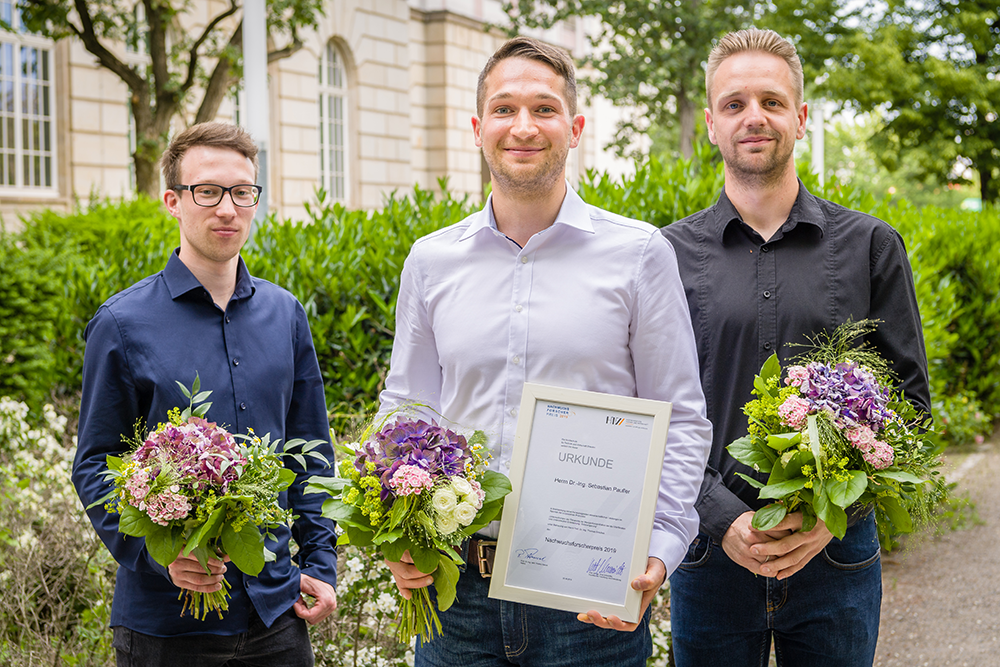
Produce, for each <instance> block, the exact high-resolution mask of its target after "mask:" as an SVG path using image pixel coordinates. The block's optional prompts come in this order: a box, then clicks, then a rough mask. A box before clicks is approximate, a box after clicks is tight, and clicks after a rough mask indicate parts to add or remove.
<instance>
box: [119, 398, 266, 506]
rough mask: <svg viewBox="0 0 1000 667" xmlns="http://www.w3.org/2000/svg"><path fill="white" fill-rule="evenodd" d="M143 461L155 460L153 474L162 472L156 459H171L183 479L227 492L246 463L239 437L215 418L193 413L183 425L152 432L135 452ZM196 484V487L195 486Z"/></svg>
mask: <svg viewBox="0 0 1000 667" xmlns="http://www.w3.org/2000/svg"><path fill="white" fill-rule="evenodd" d="M132 458H133V460H134V461H135V462H136V463H138V464H140V465H142V466H149V465H150V464H153V465H152V467H151V470H150V475H151V477H152V478H153V479H155V478H156V476H157V475H159V472H160V468H159V467H158V466H156V465H155V464H156V463H157V462H163V463H168V464H169V465H171V466H172V467H173V468H175V469H176V470H177V471H178V473H180V475H181V477H182V478H183V479H187V480H189V479H191V478H193V479H194V481H195V483H196V484H197V483H199V482H204V483H205V484H206V485H208V486H213V487H216V488H220V489H222V492H223V493H226V491H227V489H228V487H229V484H230V482H233V481H235V480H236V479H238V478H239V475H240V470H241V469H242V467H243V465H244V464H245V463H246V460H245V459H244V457H243V455H242V454H241V453H240V449H239V447H238V446H237V444H236V440H235V439H234V438H233V436H232V435H231V434H230V433H229V432H228V431H226V430H225V429H223V428H221V427H219V426H218V425H216V424H215V423H214V422H210V421H208V420H205V419H202V418H201V417H191V418H190V419H188V421H187V422H186V423H184V424H181V425H179V426H178V425H176V424H167V425H166V426H164V427H163V428H162V429H161V430H159V431H155V432H153V433H150V434H149V437H147V438H146V441H145V442H144V443H143V444H142V446H141V447H139V449H137V450H136V452H135V454H134V455H133V457H132ZM196 488H197V487H196Z"/></svg>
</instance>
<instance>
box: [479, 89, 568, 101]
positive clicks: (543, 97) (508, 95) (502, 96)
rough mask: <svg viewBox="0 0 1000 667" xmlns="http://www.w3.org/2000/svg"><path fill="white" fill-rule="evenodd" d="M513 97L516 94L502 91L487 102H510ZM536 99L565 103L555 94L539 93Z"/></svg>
mask: <svg viewBox="0 0 1000 667" xmlns="http://www.w3.org/2000/svg"><path fill="white" fill-rule="evenodd" d="M513 97H514V93H511V92H506V91H501V92H499V93H497V94H495V95H493V96H491V97H490V98H489V99H488V100H487V101H486V102H487V104H489V103H490V102H494V101H497V100H509V99H511V98H513ZM534 99H536V100H539V101H542V100H545V101H548V100H556V101H557V102H559V103H560V104H563V103H564V102H563V100H562V98H561V97H559V96H558V95H556V94H555V93H538V94H537V95H535V98H534Z"/></svg>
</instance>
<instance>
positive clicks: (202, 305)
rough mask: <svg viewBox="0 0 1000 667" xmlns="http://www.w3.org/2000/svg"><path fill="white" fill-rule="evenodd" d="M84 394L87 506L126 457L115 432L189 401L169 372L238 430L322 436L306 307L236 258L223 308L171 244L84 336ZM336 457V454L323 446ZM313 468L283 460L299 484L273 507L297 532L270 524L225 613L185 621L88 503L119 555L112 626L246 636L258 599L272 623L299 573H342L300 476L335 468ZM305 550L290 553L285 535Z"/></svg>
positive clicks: (317, 501)
mask: <svg viewBox="0 0 1000 667" xmlns="http://www.w3.org/2000/svg"><path fill="white" fill-rule="evenodd" d="M85 337H86V340H87V348H86V352H85V354H84V365H83V399H82V405H81V407H80V429H79V436H78V442H79V444H78V448H77V453H76V460H75V462H74V464H73V483H74V484H75V486H76V489H77V492H78V493H79V494H80V498H81V500H82V501H83V504H84V506H87V505H90V504H91V503H93V502H94V501H95V500H97V499H99V498H101V497H103V496H104V495H105V494H106V493H107V492H108V490H109V489H110V485H109V484H108V483H106V482H104V480H103V476H102V473H103V471H104V470H106V468H107V460H106V459H107V455H108V454H115V455H121V454H122V452H123V450H124V445H122V435H125V436H131V435H132V434H133V432H134V430H135V425H136V421H137V420H138V419H140V418H141V419H142V420H143V421H144V423H145V424H146V425H147V428H148V426H149V425H154V426H155V425H156V424H157V423H158V422H161V421H166V419H167V410H169V409H171V408H174V407H182V408H183V407H186V406H187V405H188V400H187V399H186V398H185V397H184V395H183V394H182V393H181V391H180V388H179V387H178V386H177V384H176V382H175V381H180V382H181V383H183V384H184V385H185V386H188V387H190V386H191V383H192V382H193V380H194V377H195V373H196V372H197V373H198V374H199V375H200V377H201V388H202V390H211V391H212V392H213V393H212V395H211V397H210V398H209V399H208V400H209V401H211V403H212V406H211V408H210V409H209V411H208V415H207V417H208V419H209V420H210V421H214V422H216V423H218V424H219V425H221V426H224V427H226V428H227V429H228V430H229V431H230V432H232V433H246V432H247V429H248V428H252V429H253V430H254V431H255V432H256V433H257V434H258V435H264V434H265V433H270V434H271V438H272V440H273V439H275V438H281V439H282V441H283V442H287V441H288V440H291V439H293V438H305V439H306V440H314V439H322V440H327V441H328V440H329V435H330V432H329V422H328V421H327V415H326V401H325V397H324V392H323V379H322V376H321V375H320V370H319V364H318V363H317V361H316V351H315V349H314V348H313V343H312V336H311V334H310V332H309V323H308V321H307V319H306V314H305V311H304V310H303V309H302V306H301V305H300V304H299V302H298V301H297V300H296V299H295V297H294V296H292V295H291V294H290V293H289V292H287V291H285V290H284V289H281V288H280V287H277V286H276V285H273V284H272V283H269V282H267V281H265V280H260V279H258V278H254V277H252V276H251V275H250V273H249V272H248V271H247V269H246V265H245V264H244V263H243V260H242V259H240V262H239V268H238V270H237V278H236V289H235V292H234V293H233V296H232V298H231V299H230V301H229V303H228V304H227V308H226V310H225V311H224V312H223V310H222V309H221V308H219V307H218V306H217V305H216V304H215V303H214V302H213V301H212V298H211V296H210V295H209V293H208V291H207V290H206V289H205V288H204V287H203V286H202V285H201V283H199V282H198V279H197V278H195V277H194V275H193V274H192V273H191V272H190V271H189V270H188V268H187V267H186V266H185V265H184V263H183V262H182V261H181V260H180V258H179V257H178V256H177V254H176V253H175V254H173V255H172V256H171V257H170V260H169V261H168V262H167V266H166V268H164V270H163V271H160V272H159V273H157V274H155V275H152V276H150V277H148V278H146V279H144V280H142V281H140V282H138V283H136V284H135V285H133V286H132V287H130V288H128V289H126V290H124V291H123V292H120V293H118V294H116V295H115V296H113V297H111V298H110V299H108V301H107V302H105V303H104V305H102V306H101V307H100V309H99V310H98V311H97V314H96V315H95V316H94V319H93V320H91V322H90V324H89V325H88V326H87V330H86V333H85ZM319 451H321V452H322V453H323V454H324V455H325V456H326V457H327V458H328V459H329V461H330V462H331V463H332V462H333V450H332V447H331V446H330V445H329V444H327V445H326V446H325V447H322V448H320V450H319ZM308 461H309V468H308V469H307V470H302V469H301V467H299V466H298V464H296V463H294V462H293V461H291V460H287V461H286V463H285V465H287V466H290V467H292V469H294V470H296V472H298V480H297V481H296V483H295V484H293V485H292V486H291V487H290V488H289V489H288V490H287V491H285V492H283V493H282V494H281V504H282V506H284V507H291V508H292V509H293V511H294V513H295V514H296V515H297V516H298V518H297V519H296V521H295V523H294V525H293V527H292V528H291V529H289V528H287V527H284V526H282V527H281V528H279V529H276V530H274V531H272V532H273V534H274V536H275V538H276V540H268V541H267V548H268V549H270V550H271V551H273V552H275V553H276V554H277V559H276V560H275V561H274V562H271V563H267V564H266V565H265V566H264V570H263V571H262V572H261V573H260V576H258V577H251V576H248V575H244V574H243V573H242V572H240V571H239V570H238V569H237V568H236V567H232V566H230V567H229V568H228V571H227V573H226V579H227V580H228V581H229V583H230V585H231V586H232V590H231V591H230V593H231V595H232V598H231V600H230V607H229V611H228V612H226V613H225V614H224V618H223V620H221V621H220V620H219V619H218V617H217V616H214V615H212V614H209V615H208V617H207V618H206V619H205V620H204V621H198V620H194V619H193V618H192V617H191V616H190V615H186V616H185V617H184V618H181V616H180V612H181V606H182V603H181V602H180V601H179V600H178V599H177V598H178V593H179V589H178V588H177V587H176V586H174V585H173V584H172V583H171V582H170V579H169V577H168V576H167V571H166V569H165V568H163V567H161V566H160V565H158V564H157V563H156V562H155V561H154V560H153V559H152V558H151V557H150V556H149V553H148V552H147V551H146V549H145V546H144V541H143V540H142V539H141V538H133V537H128V536H126V535H124V534H122V533H119V532H118V515H117V514H108V513H107V512H106V511H105V510H104V508H103V507H101V506H98V507H94V508H91V509H90V510H89V511H88V514H89V516H90V519H91V521H92V522H93V524H94V527H95V528H96V530H97V533H98V535H99V536H100V537H101V539H102V540H103V541H104V544H105V545H107V547H108V549H109V550H110V551H111V554H112V555H113V556H114V558H115V560H116V561H118V564H119V565H120V567H119V568H118V576H117V582H116V586H115V596H114V602H113V604H112V608H111V625H112V626H116V625H123V626H126V627H128V628H131V629H132V630H135V631H137V632H142V633H145V634H149V635H154V636H159V637H167V636H176V635H184V634H191V633H209V634H218V635H232V634H238V633H242V632H246V630H247V627H248V624H249V621H250V616H251V611H252V609H253V608H256V610H257V612H258V614H259V615H260V617H261V619H262V620H263V621H264V622H265V623H266V624H267V625H270V624H271V623H272V622H273V621H274V620H275V619H276V618H277V617H278V616H280V615H281V614H282V613H284V612H285V611H287V610H288V609H289V608H290V607H291V606H292V605H293V604H294V603H295V600H296V599H297V598H298V596H299V591H300V588H299V574H300V572H301V573H303V574H308V575H309V576H311V577H314V578H316V579H320V580H322V581H325V582H327V583H329V584H331V585H334V584H335V582H336V564H337V556H336V551H335V548H334V544H335V542H336V538H335V536H334V531H333V528H334V526H333V522H332V521H329V520H328V519H324V518H322V517H321V516H320V508H321V505H322V502H323V496H322V495H304V494H303V488H304V480H305V479H306V478H308V477H310V476H312V475H315V474H332V468H330V469H326V470H324V469H323V466H322V464H321V463H319V462H317V461H315V460H314V459H308ZM292 537H294V538H295V542H296V544H298V546H299V551H298V553H297V554H296V557H295V560H296V561H297V563H298V567H296V566H295V565H294V564H293V563H292V559H291V557H290V553H289V540H290V538H292Z"/></svg>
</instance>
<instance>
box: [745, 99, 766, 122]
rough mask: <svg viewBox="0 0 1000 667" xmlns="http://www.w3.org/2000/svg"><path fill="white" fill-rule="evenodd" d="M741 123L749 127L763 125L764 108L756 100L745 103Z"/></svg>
mask: <svg viewBox="0 0 1000 667" xmlns="http://www.w3.org/2000/svg"><path fill="white" fill-rule="evenodd" d="M743 122H744V124H746V125H748V126H751V127H756V126H758V125H763V124H764V108H763V107H762V106H761V105H760V103H759V102H758V101H757V100H751V101H750V102H748V103H747V107H746V113H745V114H743Z"/></svg>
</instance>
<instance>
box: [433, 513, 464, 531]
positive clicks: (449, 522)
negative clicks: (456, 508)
mask: <svg viewBox="0 0 1000 667" xmlns="http://www.w3.org/2000/svg"><path fill="white" fill-rule="evenodd" d="M434 527H435V528H437V531H438V533H439V534H441V535H451V534H452V533H454V532H455V531H456V530H458V521H456V520H455V517H454V516H452V515H451V514H438V516H437V520H436V521H435V522H434Z"/></svg>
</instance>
